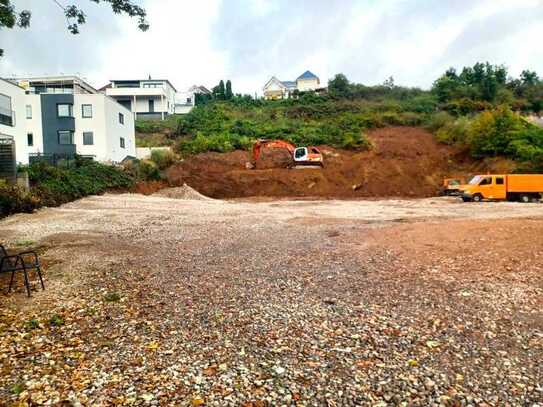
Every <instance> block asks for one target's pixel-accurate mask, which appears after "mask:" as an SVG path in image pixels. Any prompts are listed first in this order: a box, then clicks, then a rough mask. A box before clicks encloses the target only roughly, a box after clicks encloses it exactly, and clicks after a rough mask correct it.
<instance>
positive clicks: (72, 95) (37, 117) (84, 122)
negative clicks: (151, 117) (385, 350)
mask: <svg viewBox="0 0 543 407" xmlns="http://www.w3.org/2000/svg"><path fill="white" fill-rule="evenodd" d="M9 81H10V82H11V86H16V85H17V86H16V87H17V88H18V89H20V92H16V95H15V96H12V100H15V101H16V103H14V105H16V106H17V109H16V111H15V117H16V120H15V128H16V130H15V133H17V137H16V152H17V161H18V162H20V163H22V164H26V163H28V162H29V160H32V159H34V158H37V157H73V156H74V155H75V154H78V155H82V156H88V157H91V158H93V159H95V160H97V161H101V162H111V163H116V162H121V161H122V160H123V159H125V158H126V157H127V156H133V157H135V155H136V140H135V128H134V119H133V117H132V114H131V112H130V111H129V110H127V109H126V108H125V107H124V106H122V105H119V104H118V103H117V102H116V101H115V100H114V99H112V98H110V97H108V96H106V95H104V94H102V93H99V92H98V91H97V90H96V89H94V88H93V87H92V86H90V85H89V84H88V83H86V82H85V81H83V80H82V79H81V78H79V77H76V76H58V77H39V78H13V79H10V80H9ZM5 82H6V81H3V83H5ZM0 93H2V92H1V91H0Z"/></svg>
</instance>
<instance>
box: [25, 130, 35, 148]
mask: <svg viewBox="0 0 543 407" xmlns="http://www.w3.org/2000/svg"><path fill="white" fill-rule="evenodd" d="M26 141H27V144H28V145H29V146H33V145H34V135H33V134H32V133H28V134H27V135H26Z"/></svg>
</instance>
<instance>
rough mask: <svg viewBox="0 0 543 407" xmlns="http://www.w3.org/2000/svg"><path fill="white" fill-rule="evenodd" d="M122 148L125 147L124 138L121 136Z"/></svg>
mask: <svg viewBox="0 0 543 407" xmlns="http://www.w3.org/2000/svg"><path fill="white" fill-rule="evenodd" d="M121 148H124V138H123V137H121Z"/></svg>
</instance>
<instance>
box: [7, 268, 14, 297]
mask: <svg viewBox="0 0 543 407" xmlns="http://www.w3.org/2000/svg"><path fill="white" fill-rule="evenodd" d="M13 277H15V270H13V271H12V272H11V278H10V279H9V288H8V294H9V293H10V292H11V286H12V285H13Z"/></svg>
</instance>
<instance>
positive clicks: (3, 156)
mask: <svg viewBox="0 0 543 407" xmlns="http://www.w3.org/2000/svg"><path fill="white" fill-rule="evenodd" d="M0 178H4V179H7V180H8V181H9V182H11V183H15V182H16V179H17V161H16V159H15V142H14V140H13V137H11V136H7V135H4V134H0Z"/></svg>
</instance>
